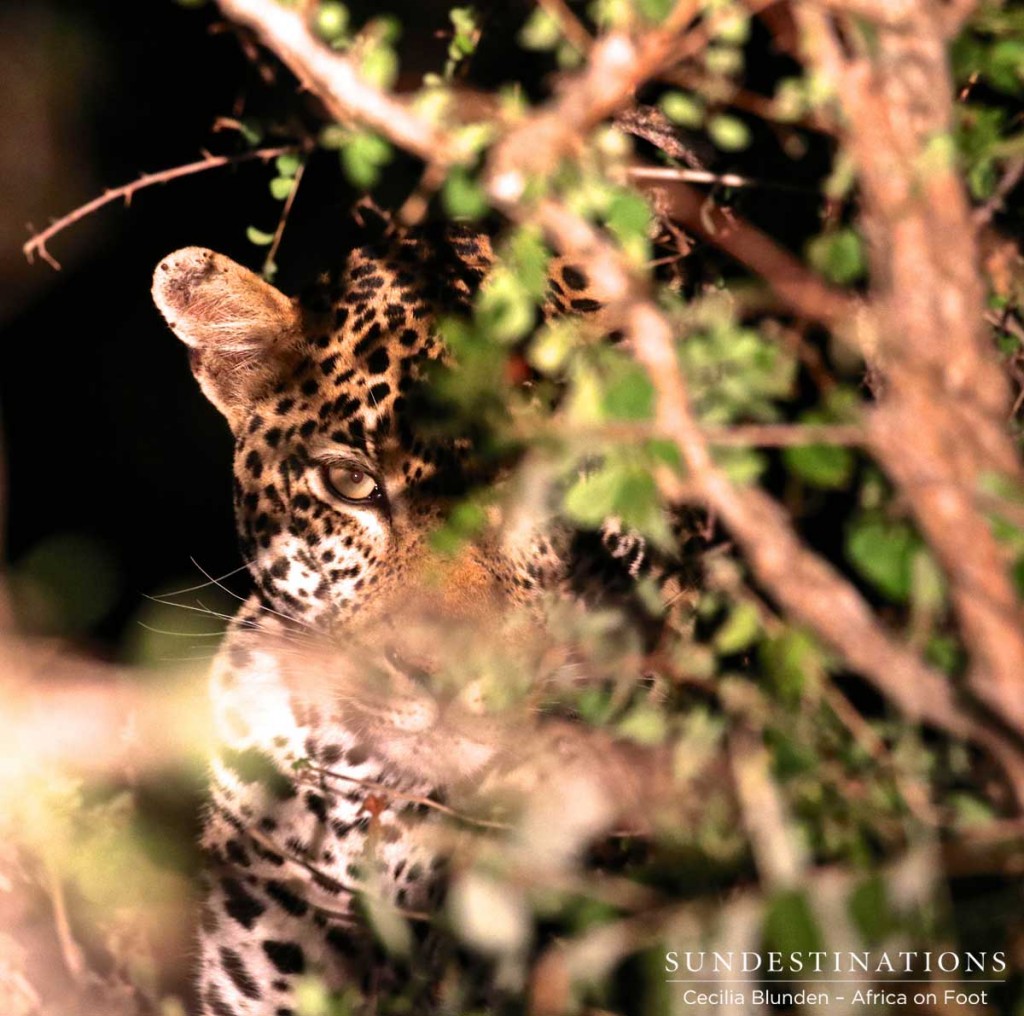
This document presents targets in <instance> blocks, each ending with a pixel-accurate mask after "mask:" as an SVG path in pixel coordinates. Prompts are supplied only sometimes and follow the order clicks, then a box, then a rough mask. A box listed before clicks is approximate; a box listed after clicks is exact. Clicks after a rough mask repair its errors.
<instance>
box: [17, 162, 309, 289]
mask: <svg viewBox="0 0 1024 1016" xmlns="http://www.w3.org/2000/svg"><path fill="white" fill-rule="evenodd" d="M298 151H300V148H299V147H298V146H296V145H282V146H280V147H278V148H260V149H257V150H256V151H253V152H243V153H242V154H241V155H209V154H206V155H204V157H203V158H202V159H200V160H199V161H198V162H190V163H188V164H187V165H184V166H175V167H174V169H165V170H162V171H161V172H159V173H146V174H143V175H142V176H140V177H139V179H138V180H133V181H132V182H131V183H126V184H123V185H122V186H120V187H114V188H112V189H110V190H107V191H104V192H103V193H102V194H101V195H100V196H99V197H96V198H93V199H92V201H88V202H86V203H85V204H84V205H81V206H79V207H78V208H76V209H75V210H74V211H73V212H69V213H68V214H67V215H65V216H63V217H62V218H60V219H58V220H57V221H56V222H54V223H52V224H51V225H49V226H47V227H46V229H44V230H41V231H40V232H38V233H36V234H35V235H34V236H33V237H32V238H31V239H30V240H27V241H26V242H25V244H24V245H23V246H22V248H21V249H22V251H23V252H24V254H25V257H26V258H28V260H29V261H30V262H31V261H32V259H33V258H34V257H35V256H36V255H38V256H39V257H41V258H42V259H43V260H44V261H45V262H46V263H47V264H48V265H50V267H51V268H53V269H55V270H56V271H60V263H59V262H58V261H57V260H56V259H55V258H54V257H53V256H52V255H51V254H50V252H49V250H47V247H46V245H47V243H49V241H50V240H52V239H53V238H54V237H55V236H56V235H57V234H58V233H60V232H62V231H63V230H65V229H67V228H68V226H72V225H74V224H75V223H76V222H80V221H81V220H82V219H84V218H86V217H87V216H89V215H92V213H93V212H96V211H99V209H101V208H103V207H104V206H105V205H109V204H111V203H112V202H114V201H121V200H123V201H124V203H125V205H126V206H128V205H130V204H131V200H132V198H133V197H134V195H135V194H136V193H137V192H138V191H140V190H144V189H145V188H146V187H153V186H154V185H156V184H158V183H168V182H170V181H171V180H178V179H180V178H181V177H184V176H193V175H195V174H196V173H205V172H206V171H207V170H210V169H220V168H221V167H222V166H234V165H238V164H239V163H243V162H252V161H253V160H254V159H261V160H262V161H264V162H266V161H268V160H269V159H275V158H277V156H279V155H287V154H289V153H292V152H298Z"/></svg>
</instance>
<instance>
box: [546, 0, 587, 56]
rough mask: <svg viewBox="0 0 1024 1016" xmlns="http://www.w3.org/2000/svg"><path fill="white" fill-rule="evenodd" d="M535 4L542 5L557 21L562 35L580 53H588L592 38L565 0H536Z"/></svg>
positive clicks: (553, 19) (552, 18)
mask: <svg viewBox="0 0 1024 1016" xmlns="http://www.w3.org/2000/svg"><path fill="white" fill-rule="evenodd" d="M537 5H538V6H539V7H543V8H544V10H545V11H546V12H547V14H548V16H549V17H550V18H551V20H552V21H555V22H557V24H558V27H559V28H560V29H561V30H562V35H564V36H565V37H566V39H567V40H568V41H569V43H570V44H571V45H572V46H573V47H574V48H575V49H577V50H578V51H579V52H580V53H588V52H589V51H590V47H591V46H592V45H593V44H594V40H593V38H592V37H591V35H590V32H588V31H587V30H586V28H585V27H584V25H583V22H582V21H580V19H579V18H577V17H576V15H575V14H573V12H572V11H571V10H570V9H569V5H568V4H567V3H566V2H565V0H537Z"/></svg>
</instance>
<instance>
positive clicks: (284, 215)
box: [263, 162, 306, 278]
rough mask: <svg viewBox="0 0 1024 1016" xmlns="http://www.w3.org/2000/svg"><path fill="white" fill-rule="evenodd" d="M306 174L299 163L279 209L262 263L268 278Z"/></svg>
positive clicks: (303, 163)
mask: <svg viewBox="0 0 1024 1016" xmlns="http://www.w3.org/2000/svg"><path fill="white" fill-rule="evenodd" d="M305 172H306V164H305V162H300V163H299V165H298V168H297V169H296V170H295V176H294V177H292V189H291V190H290V191H289V192H288V197H286V198H285V199H284V207H283V208H282V209H281V217H280V218H279V219H278V220H277V229H275V230H274V239H273V241H272V242H271V244H270V250H268V251H267V256H266V259H265V260H264V262H263V274H264V275H265V276H267V277H268V278H269V276H270V275H272V274H273V270H274V268H275V267H276V266H275V264H274V259H275V258H276V257H277V249H278V247H280V246H281V237H283V236H284V229H285V226H286V225H287V224H288V216H289V215H290V214H291V210H292V205H293V204H294V203H295V195H296V194H298V192H299V184H300V183H301V182H302V174H303V173H305Z"/></svg>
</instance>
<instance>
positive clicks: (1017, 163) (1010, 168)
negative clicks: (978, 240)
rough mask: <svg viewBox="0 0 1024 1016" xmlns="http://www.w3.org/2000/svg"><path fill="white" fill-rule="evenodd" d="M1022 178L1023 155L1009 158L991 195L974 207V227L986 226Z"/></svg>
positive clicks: (1023, 176) (1023, 171) (1023, 175)
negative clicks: (981, 203)
mask: <svg viewBox="0 0 1024 1016" xmlns="http://www.w3.org/2000/svg"><path fill="white" fill-rule="evenodd" d="M1022 179H1024V155H1021V156H1018V157H1017V158H1016V159H1011V160H1010V162H1009V163H1008V164H1007V166H1006V170H1005V171H1004V173H1003V175H1002V177H1000V179H999V183H998V184H996V189H995V190H994V191H993V192H992V196H991V197H990V198H989V199H988V200H987V201H986V202H985V203H984V204H983V205H979V206H978V207H977V208H975V209H974V212H973V213H972V215H971V221H972V222H973V223H974V228H975V229H981V228H982V227H983V226H987V225H988V224H989V223H990V222H991V221H992V220H993V219H994V218H995V216H996V213H997V212H1001V211H1002V210H1003V205H1004V203H1005V201H1006V198H1007V197H1008V196H1009V195H1010V192H1011V191H1013V190H1014V189H1015V188H1016V186H1017V184H1019V183H1020V182H1021V180H1022Z"/></svg>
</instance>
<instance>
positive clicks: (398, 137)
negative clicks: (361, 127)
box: [218, 0, 456, 163]
mask: <svg viewBox="0 0 1024 1016" xmlns="http://www.w3.org/2000/svg"><path fill="white" fill-rule="evenodd" d="M218 2H219V4H220V9H221V10H222V11H223V12H224V16H225V17H227V18H229V19H230V20H232V21H234V22H236V23H237V24H240V25H245V26H246V27H247V28H251V29H252V30H253V31H254V32H255V33H256V35H257V36H258V37H259V38H260V41H261V42H262V43H263V44H264V45H265V46H267V48H268V49H270V50H272V51H273V52H274V53H276V54H277V56H278V57H279V58H280V59H281V61H282V62H283V63H284V64H285V65H286V66H287V67H288V69H289V70H290V71H291V72H292V73H293V74H294V75H295V76H296V77H297V78H298V79H299V81H300V82H301V83H302V85H303V87H304V88H307V89H308V90H309V91H310V92H312V93H313V94H314V95H316V96H317V98H319V99H320V101H321V102H323V104H324V105H325V106H326V107H327V111H328V112H329V113H330V114H331V116H333V117H335V118H336V119H338V120H341V121H342V122H351V121H353V120H354V121H356V122H358V123H362V124H365V125H366V126H367V127H372V128H373V129H374V130H376V131H378V132H379V133H381V134H383V135H384V136H385V137H388V138H390V139H391V140H392V141H393V142H395V144H397V145H399V146H400V147H402V148H404V149H406V150H407V151H409V152H413V153H414V154H415V155H418V156H419V157H420V158H421V159H423V160H424V161H426V162H440V163H446V162H450V161H452V160H453V159H454V158H455V155H456V149H455V146H454V145H453V144H452V142H451V139H450V138H449V137H448V136H447V135H446V134H444V132H442V131H441V130H439V129H438V128H436V127H435V126H434V125H433V124H432V123H430V122H429V121H428V120H425V119H424V118H423V117H421V116H419V115H418V114H417V113H416V112H414V111H413V110H412V109H411V108H410V107H409V106H408V105H407V104H406V103H404V102H402V100H401V99H398V98H396V97H395V96H393V95H389V94H388V93H386V92H382V91H381V90H380V89H378V88H375V87H374V86H373V85H371V84H369V83H368V82H367V81H365V80H364V79H363V78H362V76H361V75H360V73H359V70H358V68H357V67H356V65H355V64H354V63H353V61H352V60H351V59H349V58H348V57H347V56H344V55H343V54H341V53H337V52H334V51H333V50H331V49H329V48H328V47H327V46H325V45H323V44H322V43H320V42H318V41H317V40H316V39H315V38H313V36H312V35H311V34H310V32H309V29H308V27H307V25H306V21H305V18H304V17H303V14H302V11H303V10H304V6H303V5H298V6H296V7H289V6H285V5H284V4H282V3H278V0H218Z"/></svg>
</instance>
